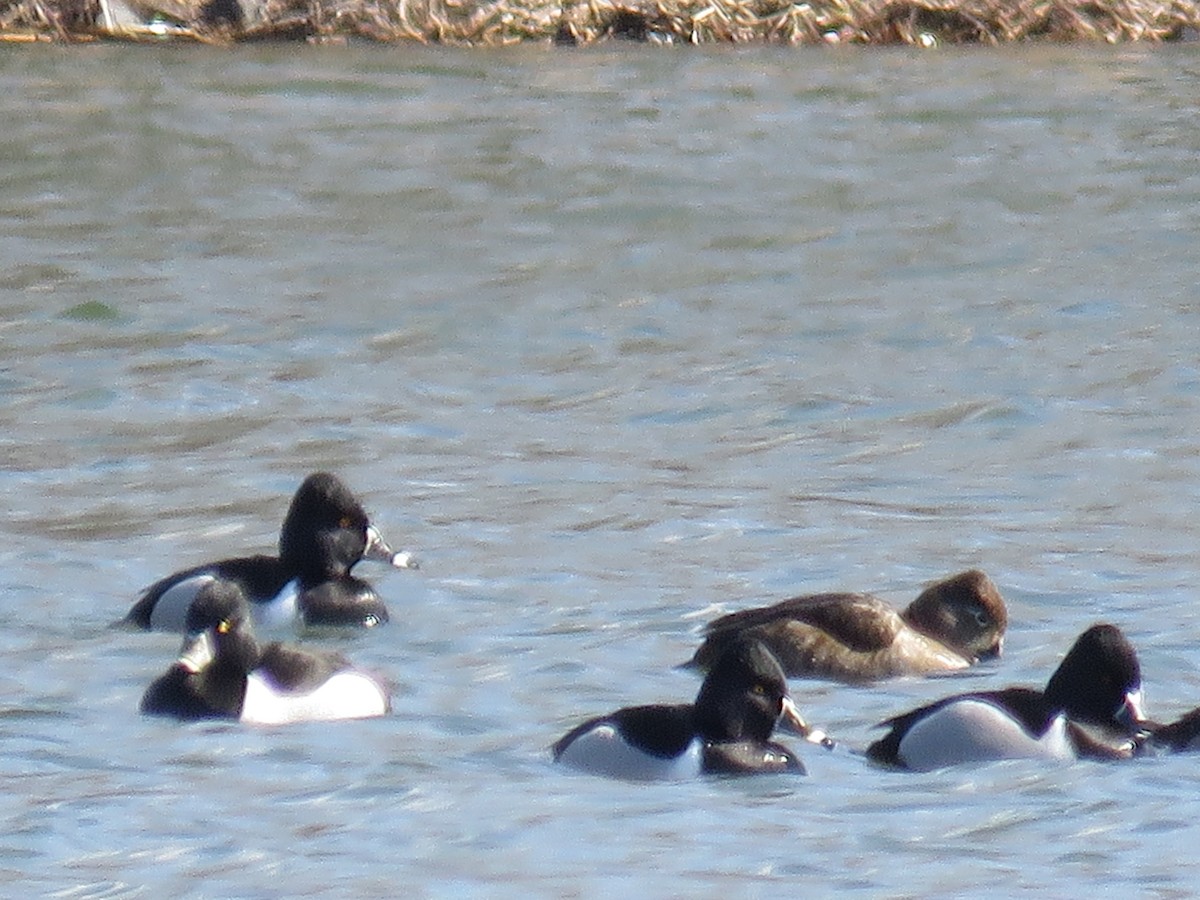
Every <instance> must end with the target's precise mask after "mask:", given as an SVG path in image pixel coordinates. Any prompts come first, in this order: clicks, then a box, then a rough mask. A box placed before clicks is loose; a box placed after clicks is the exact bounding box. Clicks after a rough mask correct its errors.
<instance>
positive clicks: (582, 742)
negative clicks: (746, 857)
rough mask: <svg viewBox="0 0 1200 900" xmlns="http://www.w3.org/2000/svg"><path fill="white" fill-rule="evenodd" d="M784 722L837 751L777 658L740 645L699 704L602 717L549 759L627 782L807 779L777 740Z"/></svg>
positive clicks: (713, 675) (710, 679)
mask: <svg viewBox="0 0 1200 900" xmlns="http://www.w3.org/2000/svg"><path fill="white" fill-rule="evenodd" d="M781 721H783V722H786V723H787V724H788V725H789V726H790V727H791V728H792V729H793V730H794V731H796V733H798V734H800V735H801V736H803V737H804V738H805V739H806V740H808V741H811V742H813V743H817V744H821V745H823V746H826V747H832V746H833V741H832V740H831V739H830V738H829V737H828V735H826V734H825V733H824V732H822V731H820V730H819V729H814V728H811V727H810V726H809V725H808V724H807V723H806V722H805V721H804V719H803V717H801V715H800V713H799V711H798V710H797V709H796V704H795V703H794V702H793V701H792V699H791V697H790V696H789V695H788V691H787V681H786V680H785V678H784V674H783V669H782V668H781V667H780V665H779V662H778V661H777V660H776V659H775V657H774V656H773V655H772V654H771V652H770V651H769V650H768V649H767V648H766V647H765V646H764V645H763V644H762V643H760V642H758V641H751V640H746V641H738V642H735V643H734V644H732V645H731V646H730V647H728V648H727V649H726V651H725V652H724V653H722V655H721V657H720V659H718V660H717V661H716V662H715V663H714V664H713V666H712V668H711V669H710V670H709V672H708V675H707V676H706V677H705V679H704V682H703V683H702V684H701V686H700V691H699V693H698V694H697V695H696V700H695V703H692V704H674V705H666V704H657V705H650V706H628V707H624V708H622V709H618V710H617V711H615V712H611V713H609V714H607V715H603V716H597V717H595V718H592V719H589V720H587V721H586V722H583V723H582V724H581V725H578V726H576V727H575V728H573V729H571V730H570V731H569V732H567V733H566V734H565V735H564V736H563V737H562V738H560V739H559V740H558V741H557V742H556V743H555V744H554V746H553V747H552V748H551V752H552V754H553V758H554V760H555V762H558V763H562V764H564V765H567V766H570V767H572V768H575V769H580V770H583V771H586V772H590V773H592V774H596V775H605V776H608V777H611V778H619V779H624V780H629V781H665V780H682V779H688V778H694V777H697V776H699V775H708V774H723V775H749V774H762V773H792V774H800V775H803V774H806V770H805V767H804V764H803V762H802V761H801V760H800V758H799V757H798V756H796V754H795V753H793V752H792V751H791V750H790V749H788V748H787V747H785V746H783V745H782V744H779V743H776V742H774V741H772V740H771V736H772V734H773V733H774V731H775V727H776V724H777V723H779V722H781Z"/></svg>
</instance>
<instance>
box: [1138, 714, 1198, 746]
mask: <svg viewBox="0 0 1200 900" xmlns="http://www.w3.org/2000/svg"><path fill="white" fill-rule="evenodd" d="M1146 730H1147V732H1148V734H1147V740H1146V748H1147V749H1148V750H1151V751H1154V750H1169V751H1170V752H1172V753H1187V752H1191V751H1195V750H1200V709H1193V710H1192V711H1191V712H1190V713H1187V714H1186V715H1184V716H1182V717H1180V718H1179V719H1177V720H1175V721H1174V722H1172V723H1171V724H1170V725H1159V724H1151V725H1149V726H1148V727H1147V729H1146Z"/></svg>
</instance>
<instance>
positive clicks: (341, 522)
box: [338, 516, 354, 528]
mask: <svg viewBox="0 0 1200 900" xmlns="http://www.w3.org/2000/svg"><path fill="white" fill-rule="evenodd" d="M353 524H354V522H353V521H352V520H351V519H350V517H349V516H342V517H341V518H340V519H338V528H349V527H350V526H351V525H353Z"/></svg>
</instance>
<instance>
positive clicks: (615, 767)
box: [558, 723, 704, 781]
mask: <svg viewBox="0 0 1200 900" xmlns="http://www.w3.org/2000/svg"><path fill="white" fill-rule="evenodd" d="M703 758H704V754H703V746H702V742H701V741H700V739H699V738H694V739H693V740H692V742H691V743H690V744H688V745H687V747H686V748H685V749H684V751H683V753H681V754H680V755H679V756H675V757H672V758H670V759H664V758H662V757H660V756H652V755H651V754H649V753H646V752H645V751H644V750H640V749H638V748H637V747H633V746H630V745H629V744H627V743H626V742H625V739H624V738H622V737H621V735H620V734H618V733H617V729H616V728H615V727H613V726H612V725H609V724H607V723H605V724H599V725H597V726H596V727H595V728H592V729H591V730H590V731H586V732H584V733H583V734H581V735H580V736H579V737H577V738H575V740H573V741H571V743H570V744H569V745H568V746H567V748H566V749H565V750H563V752H562V754H561V755H560V756H559V757H558V761H559V762H561V763H566V764H567V765H569V766H571V767H572V768H576V769H582V770H583V771H585V772H591V773H592V774H593V775H606V776H608V777H609V778H624V779H627V780H630V781H678V780H681V779H686V778H695V777H696V776H697V775H699V774H700V767H701V764H702V762H703Z"/></svg>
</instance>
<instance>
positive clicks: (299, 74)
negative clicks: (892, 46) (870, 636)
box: [0, 45, 1200, 898]
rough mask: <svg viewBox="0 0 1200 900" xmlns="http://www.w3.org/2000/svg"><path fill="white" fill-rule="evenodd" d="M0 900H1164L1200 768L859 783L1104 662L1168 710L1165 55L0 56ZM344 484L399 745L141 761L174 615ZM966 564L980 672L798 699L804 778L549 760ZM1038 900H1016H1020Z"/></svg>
mask: <svg viewBox="0 0 1200 900" xmlns="http://www.w3.org/2000/svg"><path fill="white" fill-rule="evenodd" d="M0 85H2V86H3V96H2V97H0V121H2V122H3V123H4V125H3V134H2V135H0V159H2V160H3V169H2V170H0V173H2V174H0V216H2V218H3V227H2V228H0V315H2V318H0V486H2V491H3V497H4V503H5V507H4V513H5V514H4V516H3V517H2V519H0V527H2V529H3V541H2V542H0V660H3V665H2V666H0V785H2V789H0V890H2V891H3V893H5V894H9V895H13V896H17V895H22V896H24V895H29V894H31V893H32V894H45V895H54V896H63V897H108V896H140V897H163V896H169V895H177V894H178V895H189V896H211V897H226V896H239V897H251V898H258V897H262V898H266V897H282V896H293V897H294V896H313V897H317V896H319V897H394V896H428V897H451V896H463V895H468V894H476V895H487V896H512V897H526V896H530V895H533V896H601V895H604V896H611V895H613V894H614V893H615V892H618V891H624V892H627V893H628V894H630V895H631V896H688V897H708V896H731V895H732V896H763V897H768V896H772V897H773V896H810V895H820V894H824V893H828V892H832V891H834V890H837V891H840V892H843V893H846V894H849V895H857V896H863V897H874V896H881V895H913V896H917V895H920V896H950V895H957V894H963V893H966V892H968V891H979V890H981V889H984V888H986V889H988V890H989V892H994V891H995V890H997V889H999V890H1000V891H1002V892H1004V893H1012V894H1016V893H1030V894H1032V893H1034V892H1035V891H1036V892H1037V893H1039V894H1043V893H1045V892H1047V890H1048V892H1049V893H1051V894H1056V895H1058V896H1079V895H1080V894H1081V893H1082V892H1084V891H1094V890H1099V889H1101V888H1104V889H1112V890H1124V891H1127V892H1133V893H1138V894H1143V895H1145V894H1151V895H1160V896H1184V895H1188V894H1192V893H1194V891H1195V890H1196V889H1197V887H1198V886H1200V864H1197V862H1196V859H1195V842H1196V829H1197V826H1196V824H1195V823H1196V820H1197V818H1198V817H1200V798H1198V797H1197V792H1198V789H1200V756H1192V757H1175V758H1161V759H1154V760H1145V761H1138V762H1135V763H1132V764H1128V765H1120V766H1102V765H1095V764H1079V765H1074V766H1059V767H1046V766H1042V765H1035V764H1026V763H1018V764H999V765H993V766H987V767H983V768H980V769H974V770H950V771H946V772H941V773H936V774H932V775H924V776H908V775H904V774H899V773H890V772H884V771H880V770H877V769H873V768H870V767H868V766H867V765H865V764H864V763H863V761H862V760H861V759H860V758H858V757H857V756H855V755H854V754H853V753H852V752H851V749H852V748H855V747H861V746H862V745H863V744H865V743H866V742H867V741H869V740H870V739H871V737H872V734H873V732H872V731H871V729H870V726H871V725H872V724H873V723H875V722H877V721H879V720H880V719H882V718H884V717H885V716H887V715H889V714H893V713H896V712H899V711H901V710H903V709H905V708H907V707H908V706H911V705H912V704H914V703H916V702H919V701H922V700H926V699H930V698H933V697H936V696H940V695H941V694H944V693H947V692H949V691H951V690H958V689H960V688H962V687H963V686H966V685H969V686H977V685H987V686H993V685H995V686H998V685H1001V684H1007V683H1033V684H1036V683H1041V682H1042V681H1044V679H1045V678H1046V676H1047V675H1048V674H1049V672H1050V671H1051V670H1052V669H1053V667H1054V666H1055V664H1056V662H1057V660H1058V658H1059V657H1060V656H1061V654H1062V653H1063V652H1064V651H1065V650H1066V648H1067V647H1068V646H1069V644H1070V642H1071V641H1072V640H1073V639H1074V637H1075V636H1076V635H1077V634H1078V633H1079V632H1080V631H1082V630H1083V628H1084V627H1086V626H1087V625H1088V624H1090V623H1092V622H1094V621H1097V620H1109V621H1112V622H1115V623H1117V624H1118V625H1120V626H1121V627H1122V628H1124V629H1125V630H1126V632H1127V633H1128V634H1129V635H1130V637H1131V638H1132V639H1133V640H1134V641H1135V642H1136V644H1137V645H1138V647H1139V648H1140V650H1141V653H1142V663H1143V668H1144V672H1145V678H1146V682H1147V693H1148V702H1149V710H1150V712H1151V714H1153V715H1155V716H1157V717H1159V718H1163V719H1170V718H1173V717H1174V716H1175V715H1176V714H1178V713H1179V712H1181V711H1183V710H1186V709H1190V708H1191V707H1193V706H1195V705H1200V608H1198V606H1197V595H1196V591H1195V589H1194V585H1195V582H1196V578H1197V574H1198V573H1200V550H1198V547H1200V526H1198V525H1197V509H1198V502H1197V501H1198V499H1200V263H1198V262H1197V259H1198V255H1197V243H1198V238H1200V167H1197V165H1196V160H1197V157H1198V156H1200V130H1198V129H1197V127H1196V123H1197V122H1198V121H1200V100H1198V98H1200V56H1198V55H1197V51H1196V47H1195V45H1188V46H1180V47H1165V48H1148V47H1147V48H1143V47H1129V48H1107V47H1106V48H1099V49H1097V48H1087V47H1082V48H1080V47H1075V48H1057V47H1056V48H1040V49H1038V48H1021V47H1016V48H1005V49H1003V50H999V51H989V50H984V49H971V50H964V51H961V52H959V51H945V52H934V53H916V52H909V51H896V50H870V51H867V50H852V49H845V50H842V49H839V50H832V51H830V50H780V49H769V50H768V49H755V50H746V51H737V52H734V51H723V50H707V51H698V50H681V49H661V48H659V49H647V48H644V47H624V48H623V47H614V48H611V49H600V50H595V51H586V52H563V51H555V50H549V49H541V48H539V49H522V50H513V51H505V52H484V51H477V52H454V51H447V50H435V49H418V48H412V47H395V48H341V49H313V48H303V47H291V46H288V47H281V48H275V47H265V48H239V49H236V50H233V51H225V50H213V49H203V48H186V47H161V48H157V47H120V46H117V47H113V46H107V47H75V48H36V49H14V48H6V49H5V52H4V53H3V54H2V55H0ZM315 469H331V470H334V471H337V472H339V473H341V474H342V475H343V476H344V477H345V478H346V479H347V480H348V481H349V482H350V484H351V485H352V486H353V487H355V488H356V489H357V490H358V491H359V492H360V494H361V495H362V496H363V498H364V500H365V502H366V504H367V506H368V507H369V509H370V510H371V512H372V513H373V515H374V518H375V520H376V522H377V523H378V524H379V526H380V527H381V529H382V530H383V531H384V533H385V534H386V535H387V536H388V537H389V538H390V539H391V540H392V541H393V543H395V544H399V545H403V546H405V547H408V548H411V549H414V550H417V551H418V552H419V553H420V555H421V557H422V559H423V563H424V567H423V568H422V570H421V571H420V572H417V573H404V572H398V571H395V572H389V571H384V570H382V569H380V568H378V567H376V568H373V569H370V568H368V567H367V566H364V567H363V568H362V570H361V572H362V574H365V575H368V576H370V577H372V578H373V579H374V580H375V583H376V584H377V586H378V587H379V589H380V590H381V592H382V593H383V594H384V595H385V596H386V598H387V599H388V600H389V602H390V605H391V608H392V611H393V621H392V623H391V624H390V625H389V626H388V627H386V628H384V629H378V630H376V631H374V632H372V633H368V634H363V635H356V636H351V637H348V638H345V639H343V640H340V641H332V642H326V643H333V644H335V645H336V646H338V647H339V648H340V649H342V650H344V651H345V652H346V653H348V654H349V655H351V656H352V657H353V658H354V659H355V660H356V661H358V662H360V663H362V664H363V665H366V666H369V667H372V668H375V669H377V670H378V671H381V672H383V673H385V674H386V675H388V677H390V678H391V679H393V680H394V682H395V686H396V694H395V707H396V708H395V713H394V715H392V716H391V717H389V718H386V719H382V720H374V721H366V722H350V723H335V724H322V725H312V726H300V727H292V728H279V729H254V728H245V727H239V726H232V725H230V726H224V725H222V726H212V725H208V726H180V725H177V724H174V723H171V722H164V721H156V720H146V719H143V718H140V717H139V716H138V715H137V712H136V709H137V703H138V699H139V697H140V695H141V693H142V691H143V689H144V687H145V686H146V684H147V683H148V682H149V681H150V680H151V679H152V678H153V677H154V676H155V675H157V674H158V673H159V672H160V671H162V670H163V669H164V668H165V667H166V665H167V664H168V663H169V661H170V660H171V659H172V658H173V654H174V653H175V651H176V649H177V646H178V643H177V639H176V638H175V637H173V636H170V635H146V634H131V633H128V632H124V631H114V630H111V629H109V628H108V625H109V623H110V622H112V621H113V620H114V619H116V618H118V617H119V616H121V615H122V614H123V613H124V612H125V611H126V609H127V608H128V606H129V605H130V603H131V602H132V601H133V599H134V598H135V597H136V595H137V593H138V591H139V590H140V589H141V588H143V587H144V586H145V585H147V584H149V583H150V582H151V581H153V580H155V579H156V578H158V577H159V576H161V575H164V574H166V573H168V572H170V571H172V570H174V569H177V568H180V567H182V566H185V565H191V564H194V563H198V562H202V561H205V560H208V559H212V558H216V557H220V556H224V555H230V554H235V553H242V552H252V551H267V550H270V549H271V548H272V547H273V545H274V542H275V540H276V537H277V533H278V526H279V523H280V520H281V518H282V516H283V513H284V510H285V509H286V505H287V502H288V499H289V498H290V495H291V493H292V491H293V490H294V489H295V487H296V485H297V484H298V483H299V482H300V480H301V479H302V478H303V476H304V475H305V474H306V473H308V472H309V471H312V470H315ZM969 566H979V567H981V568H983V569H985V570H986V571H987V572H989V573H990V574H991V575H992V577H993V578H994V579H995V580H996V581H997V582H998V584H999V585H1000V587H1001V589H1002V590H1003V592H1004V593H1005V595H1006V597H1007V598H1008V601H1009V606H1010V615H1011V620H1012V625H1011V628H1010V632H1009V639H1008V644H1007V653H1006V655H1005V657H1004V659H1003V660H1002V661H1001V662H1000V663H999V664H997V665H995V666H991V667H989V668H987V669H986V670H984V671H983V672H981V673H979V674H978V675H976V676H973V677H971V678H968V679H964V680H957V679H956V680H953V681H951V682H945V681H942V682H929V681H916V680H913V681H901V682H895V683H891V684H887V685H884V686H879V687H876V688H871V689H864V688H849V687H840V686H836V685H827V684H821V683H811V682H796V683H794V691H795V694H796V697H797V700H798V702H799V703H800V705H801V708H802V709H803V710H804V711H805V712H806V714H807V715H808V717H809V718H810V719H811V720H813V721H815V722H816V723H818V724H820V725H822V726H824V727H826V728H827V729H828V730H830V731H831V732H833V733H834V734H835V735H836V736H838V737H839V738H841V739H842V741H843V745H842V749H841V750H839V751H838V752H836V753H833V754H826V753H823V752H821V751H819V750H816V749H812V748H809V749H806V750H805V751H804V755H805V758H806V760H807V762H808V767H809V770H810V775H809V777H808V778H806V779H787V778H765V779H757V780H734V781H729V780H714V781H704V782H698V783H686V784H669V785H629V784H623V783H617V782H610V781H604V780H599V779H594V778H590V777H587V776H581V775H574V774H571V773H567V772H563V771H560V770H558V769H556V768H555V767H554V766H552V765H551V764H550V763H549V760H548V755H547V752H546V747H547V746H548V745H549V744H550V742H552V741H553V740H554V739H555V738H556V737H558V736H559V735H560V734H561V733H562V732H563V731H565V730H566V729H567V728H568V727H570V726H571V725H572V724H574V723H575V722H577V721H579V719H580V718H582V717H584V716H589V715H593V714H596V713H599V712H603V711H606V710H609V709H612V708H614V707H616V706H620V705H625V704H630V703H643V702H653V701H659V700H662V701H671V700H686V699H689V698H690V697H691V696H692V695H693V694H694V692H695V689H696V686H697V681H696V679H695V677H694V676H693V675H691V674H688V673H684V672H680V671H676V670H675V669H673V668H672V667H673V666H674V664H676V663H679V662H681V661H683V660H684V659H686V658H687V657H688V656H689V655H690V653H691V651H692V649H693V648H694V646H695V643H696V639H697V637H696V635H697V632H698V630H699V628H700V627H701V625H702V624H703V623H704V622H705V621H706V620H707V619H708V618H710V617H712V616H713V615H715V614H716V613H717V612H719V611H722V610H726V609H734V608H740V607H744V606H748V605H751V604H756V603H763V602H769V601H773V600H778V599H782V598H784V597H786V596H789V595H791V594H794V593H799V592H806V591H816V590H826V589H859V590H876V591H878V592H880V593H882V594H883V595H884V596H885V597H886V598H887V599H889V600H891V601H892V602H894V603H896V604H897V605H900V604H903V603H906V602H907V601H908V600H909V599H910V598H911V597H912V596H914V595H915V593H916V592H917V590H918V589H919V588H920V586H921V585H922V584H923V583H924V582H926V581H928V580H931V579H934V578H937V577H940V576H943V575H946V574H949V573H951V572H954V571H958V570H960V569H963V568H967V567H969ZM1047 886H1048V888H1047Z"/></svg>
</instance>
